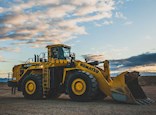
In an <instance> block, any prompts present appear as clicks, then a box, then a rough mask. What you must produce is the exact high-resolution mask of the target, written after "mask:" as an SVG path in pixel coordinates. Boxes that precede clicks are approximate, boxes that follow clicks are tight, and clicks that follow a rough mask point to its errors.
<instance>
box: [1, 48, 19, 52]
mask: <svg viewBox="0 0 156 115" xmlns="http://www.w3.org/2000/svg"><path fill="white" fill-rule="evenodd" d="M0 51H8V52H20V48H19V47H16V48H12V47H0Z"/></svg>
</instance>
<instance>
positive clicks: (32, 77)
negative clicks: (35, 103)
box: [22, 74, 43, 100]
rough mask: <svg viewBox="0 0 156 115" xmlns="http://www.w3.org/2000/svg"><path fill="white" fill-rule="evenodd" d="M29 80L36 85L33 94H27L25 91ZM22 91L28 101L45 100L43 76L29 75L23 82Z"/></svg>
mask: <svg viewBox="0 0 156 115" xmlns="http://www.w3.org/2000/svg"><path fill="white" fill-rule="evenodd" d="M29 80H32V81H34V82H35V84H36V89H35V92H34V93H33V94H29V93H27V91H26V89H25V85H26V83H27V82H28V81H29ZM22 91H23V95H24V97H25V98H26V99H35V100H37V99H42V98H43V87H42V77H41V75H33V74H30V75H28V76H27V77H26V78H25V79H24V80H23V82H22Z"/></svg>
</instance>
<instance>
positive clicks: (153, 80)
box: [139, 76, 156, 86]
mask: <svg viewBox="0 0 156 115" xmlns="http://www.w3.org/2000/svg"><path fill="white" fill-rule="evenodd" d="M139 84H140V85H142V86H150V85H152V86H153V85H156V76H140V77H139Z"/></svg>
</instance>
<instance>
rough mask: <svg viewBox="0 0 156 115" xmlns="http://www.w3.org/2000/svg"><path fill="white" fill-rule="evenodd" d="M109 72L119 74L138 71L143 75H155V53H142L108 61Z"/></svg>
mask: <svg viewBox="0 0 156 115" xmlns="http://www.w3.org/2000/svg"><path fill="white" fill-rule="evenodd" d="M110 65H111V70H112V71H114V72H116V73H120V72H121V71H139V72H141V73H143V74H146V75H147V74H148V73H155V74H156V53H144V54H141V55H138V56H133V57H130V58H127V59H120V60H110Z"/></svg>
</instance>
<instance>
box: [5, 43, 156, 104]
mask: <svg viewBox="0 0 156 115" xmlns="http://www.w3.org/2000/svg"><path fill="white" fill-rule="evenodd" d="M47 49H48V55H47V57H46V56H45V54H43V53H42V56H41V55H35V56H34V59H32V60H30V59H29V60H28V61H27V62H26V63H24V64H19V65H15V66H14V67H13V70H12V71H13V75H12V80H10V81H8V86H9V87H12V89H15V88H17V89H18V91H21V92H22V93H23V95H24V97H25V98H27V99H43V98H51V99H52V98H57V97H59V96H60V95H61V94H62V93H65V94H68V95H69V96H70V98H71V99H72V100H74V101H92V100H96V99H104V98H105V97H107V96H109V97H111V98H112V99H113V100H115V101H117V102H123V103H135V104H149V103H152V102H154V101H153V100H151V99H150V98H147V97H146V95H145V93H144V91H143V90H142V88H141V87H140V85H139V84H138V77H139V73H138V72H135V71H134V72H127V71H126V72H123V73H121V74H120V75H118V76H116V77H115V78H113V79H112V78H111V76H110V68H109V61H108V60H105V61H101V62H99V61H93V62H85V61H84V62H82V61H79V60H75V56H74V54H72V53H71V52H70V49H71V47H70V46H67V45H64V44H56V45H48V46H47ZM100 63H103V68H99V67H98V65H99V64H100Z"/></svg>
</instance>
